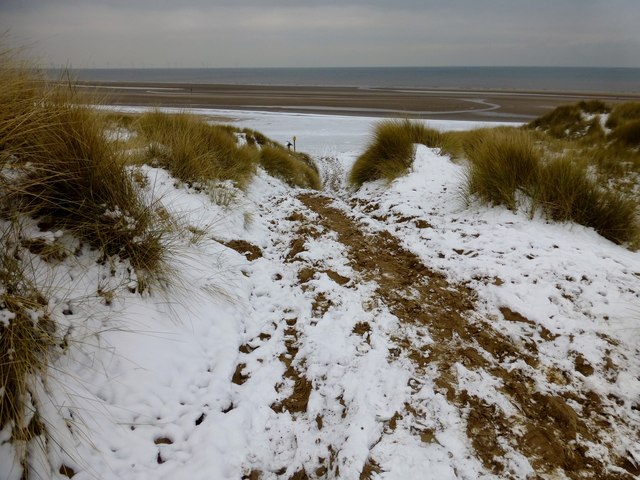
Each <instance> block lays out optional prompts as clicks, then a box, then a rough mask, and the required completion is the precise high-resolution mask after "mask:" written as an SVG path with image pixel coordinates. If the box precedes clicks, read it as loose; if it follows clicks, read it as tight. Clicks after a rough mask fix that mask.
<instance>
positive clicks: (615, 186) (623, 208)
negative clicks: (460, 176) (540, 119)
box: [455, 103, 640, 246]
mask: <svg viewBox="0 0 640 480" xmlns="http://www.w3.org/2000/svg"><path fill="white" fill-rule="evenodd" d="M579 105H580V104H579ZM570 107H571V108H569V109H567V111H575V109H574V106H570ZM580 108H581V111H585V108H586V109H591V110H594V111H601V110H602V106H601V105H599V104H597V103H594V104H593V105H587V106H586V107H585V106H584V105H583V106H581V107H580ZM559 111H560V113H562V112H563V111H565V110H564V109H559ZM627 124H633V122H628V123H627ZM455 137H456V141H457V145H458V154H460V155H462V156H464V157H465V158H467V159H468V162H469V163H468V166H467V170H466V185H465V193H466V195H467V197H468V198H471V197H472V196H476V197H477V198H479V199H480V200H481V201H483V202H486V203H490V204H494V205H504V206H506V207H507V208H509V209H511V210H516V209H517V208H518V206H519V203H520V202H519V199H522V200H523V201H524V203H525V204H526V205H528V207H529V208H531V210H532V211H535V210H538V211H541V212H542V213H543V215H544V216H545V217H546V218H548V219H550V220H553V221H572V222H576V223H579V224H582V225H585V226H588V227H592V228H593V229H594V230H596V231H597V232H598V233H600V234H601V235H602V236H603V237H605V238H607V239H609V240H611V241H613V242H615V243H618V244H625V243H626V244H630V245H632V246H634V245H635V244H636V243H637V241H638V235H639V233H640V232H639V228H638V217H637V210H638V202H637V201H636V200H634V196H633V194H632V195H629V194H628V193H629V192H633V188H637V187H633V185H631V186H630V187H628V190H629V191H628V192H626V193H625V190H624V189H623V188H622V187H621V182H613V181H612V180H611V175H618V176H620V177H621V178H626V176H625V175H626V174H627V173H628V172H629V171H630V170H631V169H633V168H634V165H635V163H634V161H635V159H636V158H637V154H635V153H634V152H632V151H630V150H629V149H628V148H624V147H622V146H620V145H619V143H620V142H618V143H617V144H616V145H617V146H616V145H610V144H608V143H607V142H606V141H605V140H604V136H598V137H592V138H591V141H590V142H588V143H587V142H585V139H584V137H582V138H578V139H571V138H565V139H558V138H555V137H554V136H553V134H552V133H551V134H550V132H544V131H534V130H531V129H530V126H529V127H528V128H524V129H516V128H504V127H501V128H495V129H479V130H475V131H469V132H455ZM600 179H602V180H605V181H603V182H599V180H600ZM632 183H633V182H632Z"/></svg>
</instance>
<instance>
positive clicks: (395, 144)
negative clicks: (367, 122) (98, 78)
mask: <svg viewBox="0 0 640 480" xmlns="http://www.w3.org/2000/svg"><path fill="white" fill-rule="evenodd" d="M443 138H444V137H443V135H442V134H441V133H440V132H438V131H436V130H433V129H430V128H428V127H426V126H424V125H423V124H421V123H417V122H411V121H409V120H385V121H382V122H380V123H379V124H378V125H377V126H376V129H375V131H374V133H373V138H372V139H371V142H370V143H369V145H368V147H367V149H366V150H365V151H364V153H362V155H360V156H359V157H358V158H357V159H356V161H355V163H354V164H353V167H352V169H351V171H350V173H349V183H351V184H352V185H354V186H356V187H360V186H361V185H362V184H363V183H365V182H370V181H373V180H378V179H387V180H393V179H394V178H397V177H399V176H402V175H404V174H405V173H406V172H407V171H408V170H409V168H410V167H411V165H412V164H413V159H414V158H413V157H414V144H416V143H420V144H423V145H426V146H428V147H441V146H442V143H443Z"/></svg>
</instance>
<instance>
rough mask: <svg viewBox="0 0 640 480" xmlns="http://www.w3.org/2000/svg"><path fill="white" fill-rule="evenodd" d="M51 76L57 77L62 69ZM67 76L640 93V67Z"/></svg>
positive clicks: (99, 71) (96, 71)
mask: <svg viewBox="0 0 640 480" xmlns="http://www.w3.org/2000/svg"><path fill="white" fill-rule="evenodd" d="M49 73H50V75H51V76H53V77H55V76H58V75H60V70H49ZM69 73H70V74H71V77H72V78H74V79H76V80H78V81H87V82H141V83H192V84H229V85H283V86H335V87H361V88H367V87H369V88H376V87H386V88H426V89H462V90H470V89H482V90H494V89H495V90H512V91H518V90H523V91H541V92H544V91H563V92H583V93H586V92H597V93H635V94H637V93H640V68H591V67H359V68H352V67H341V68H324V67H323V68H320V67H319V68H87V69H70V70H69Z"/></svg>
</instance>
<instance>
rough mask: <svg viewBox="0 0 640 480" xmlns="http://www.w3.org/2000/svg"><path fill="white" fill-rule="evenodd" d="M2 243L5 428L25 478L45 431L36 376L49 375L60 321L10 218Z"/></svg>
mask: <svg viewBox="0 0 640 480" xmlns="http://www.w3.org/2000/svg"><path fill="white" fill-rule="evenodd" d="M3 227H5V229H4V231H3V233H2V235H0V242H2V243H1V245H2V247H1V249H0V430H2V429H5V428H8V429H9V432H10V434H11V441H12V442H14V443H15V444H17V445H18V446H19V447H20V448H19V449H18V452H19V455H20V459H19V460H20V463H21V464H22V467H23V477H24V478H28V472H29V457H28V452H29V449H27V448H22V447H24V445H26V444H27V443H29V442H30V441H31V440H33V439H34V438H36V437H38V436H40V435H41V434H42V433H43V432H44V425H43V423H42V422H41V421H40V418H39V415H38V411H37V397H36V392H35V391H32V389H31V385H32V378H33V377H34V375H44V374H45V373H46V370H47V365H48V363H49V352H50V349H51V347H52V346H53V345H54V343H55V330H56V327H55V324H54V323H53V321H52V320H51V319H50V317H49V315H48V312H47V300H46V298H45V297H44V296H43V295H42V293H40V291H39V290H38V287H37V286H36V284H35V282H34V281H33V280H31V279H30V276H29V275H28V274H27V270H28V269H27V268H25V264H24V262H25V257H27V256H28V253H27V252H25V251H24V250H23V249H21V247H20V234H19V229H18V227H17V226H16V224H15V223H13V224H10V223H7V224H6V225H3Z"/></svg>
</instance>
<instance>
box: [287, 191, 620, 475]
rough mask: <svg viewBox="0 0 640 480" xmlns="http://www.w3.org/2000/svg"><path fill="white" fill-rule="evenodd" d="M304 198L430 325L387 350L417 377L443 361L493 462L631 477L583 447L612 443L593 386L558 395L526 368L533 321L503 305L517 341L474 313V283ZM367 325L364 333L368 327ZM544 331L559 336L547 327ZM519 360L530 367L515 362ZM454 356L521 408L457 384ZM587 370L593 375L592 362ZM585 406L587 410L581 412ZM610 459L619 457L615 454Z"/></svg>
mask: <svg viewBox="0 0 640 480" xmlns="http://www.w3.org/2000/svg"><path fill="white" fill-rule="evenodd" d="M298 198H299V199H300V200H301V201H302V203H303V204H304V205H305V206H306V207H307V208H309V209H310V210H312V211H314V212H316V213H317V214H319V217H320V219H321V221H320V223H321V224H322V226H323V227H325V228H326V229H328V230H332V231H335V232H336V233H337V234H338V239H339V241H340V242H342V243H343V244H344V245H345V246H347V248H348V250H349V258H350V263H351V267H352V268H353V269H354V270H355V271H356V272H358V273H359V275H360V276H362V278H364V279H365V280H371V281H375V282H377V284H378V285H379V287H378V289H377V291H376V295H377V296H378V297H379V298H380V299H381V300H382V301H384V302H385V303H386V304H387V306H388V307H389V309H390V310H391V312H392V313H393V314H394V315H396V316H397V317H398V319H399V320H400V322H401V323H402V324H404V325H406V326H407V328H408V329H409V328H411V329H414V330H415V329H421V328H424V329H426V331H427V332H428V335H429V336H430V337H431V338H432V339H433V342H432V343H430V344H428V345H427V346H426V347H421V348H419V347H417V346H416V342H415V338H414V336H413V335H410V334H409V333H407V334H403V333H399V335H397V337H395V338H394V341H395V343H396V345H397V348H394V349H392V350H391V351H390V352H389V355H390V358H393V357H395V356H398V355H404V356H406V357H407V358H409V359H411V360H412V361H413V363H414V365H415V370H416V374H417V375H418V376H420V375H422V374H426V367H427V366H431V365H436V366H437V369H438V372H439V376H438V378H437V379H436V382H435V383H436V385H437V386H438V388H439V389H440V391H441V392H442V393H443V394H445V395H446V398H447V399H448V400H449V401H450V402H452V403H454V404H455V405H457V406H458V407H459V408H460V409H461V411H463V412H468V413H467V415H466V420H467V434H468V436H469V438H470V440H471V443H472V445H473V447H474V449H475V451H476V454H477V456H478V458H479V459H480V460H481V461H482V462H483V464H484V465H485V467H486V468H487V469H489V470H490V471H492V472H494V473H495V474H498V475H501V476H506V477H509V478H515V476H516V473H515V472H511V471H508V469H507V467H508V464H507V463H506V461H504V456H505V453H506V452H507V448H511V449H515V450H517V451H519V452H520V453H521V454H523V455H524V456H526V457H527V458H528V459H529V461H530V463H531V465H533V467H534V468H535V470H536V472H538V473H539V474H545V475H555V474H557V471H558V470H560V471H562V473H563V474H564V475H566V476H567V477H568V478H571V479H578V478H631V476H630V475H624V474H613V473H611V471H610V470H608V469H607V466H606V465H603V464H601V463H600V462H599V461H597V460H595V459H593V458H590V457H589V456H588V455H587V451H588V447H587V442H593V443H597V444H601V445H602V446H604V447H605V448H611V447H610V445H607V443H606V435H605V434H606V427H605V426H606V425H607V423H606V418H607V411H606V409H605V408H603V407H602V404H603V402H602V399H600V398H599V397H598V395H597V394H595V393H594V392H590V391H588V390H587V389H585V392H583V391H581V390H580V389H572V388H570V387H571V385H570V382H566V383H565V384H560V385H561V386H564V387H566V388H565V389H564V390H562V392H563V393H562V394H558V395H549V394H543V393H540V392H539V391H537V389H536V386H535V382H534V380H533V379H532V378H531V377H530V374H528V373H527V372H528V369H529V368H531V369H539V368H541V367H540V361H539V360H538V352H537V347H536V342H542V341H545V338H543V337H542V334H541V333H540V332H539V331H538V330H536V328H535V325H533V322H531V321H530V320H528V319H526V318H525V317H523V316H522V315H520V314H518V313H517V312H513V311H512V310H509V309H507V308H503V309H501V313H502V315H503V316H504V317H505V318H506V319H507V320H510V321H514V322H520V323H522V324H523V325H524V327H525V328H526V329H528V331H529V333H528V334H527V335H526V337H523V338H521V339H520V341H518V342H517V343H514V342H513V341H512V340H510V339H509V338H508V337H506V336H505V335H504V334H502V333H501V332H499V331H498V330H496V329H495V328H493V326H492V324H491V323H489V321H488V320H482V319H477V318H474V315H473V309H474V300H475V298H474V292H473V291H472V290H470V289H469V288H467V287H465V286H462V285H455V284H451V283H450V282H448V281H447V279H446V278H445V277H444V276H443V275H442V274H440V273H438V272H435V271H433V270H431V269H429V268H428V267H427V266H425V265H424V264H423V263H422V262H421V261H420V259H419V258H418V257H416V256H415V255H414V254H413V253H411V252H409V251H407V250H405V249H404V248H403V247H402V246H401V245H400V242H399V241H398V239H397V238H395V237H393V236H392V235H391V234H389V233H388V232H380V233H376V234H366V233H364V232H363V231H362V229H361V228H360V227H359V226H358V225H357V224H356V223H355V222H354V221H353V220H351V219H350V218H349V217H348V216H347V215H346V214H345V213H343V212H342V211H341V210H338V209H337V208H334V207H332V206H331V199H330V198H328V197H325V196H321V195H314V194H302V195H300V196H299V197H298ZM294 246H295V245H294ZM362 330H363V333H364V327H363V328H362ZM358 333H359V332H358ZM547 334H548V336H549V337H551V338H553V336H552V335H551V334H550V332H548V331H547ZM518 360H523V361H524V363H525V364H526V366H525V367H523V366H518V364H516V363H515V362H516V361H518ZM577 362H579V360H577ZM456 363H462V364H463V365H464V366H465V367H466V368H467V369H469V370H474V371H480V370H484V371H485V372H487V373H488V374H490V375H492V376H494V377H497V378H498V379H499V380H500V381H501V383H502V385H503V387H502V388H501V393H502V394H503V395H505V397H506V398H508V399H509V401H510V403H511V404H512V405H513V407H514V409H513V410H514V411H515V412H517V413H516V414H512V415H510V416H507V414H506V413H505V412H503V411H502V410H501V409H500V408H499V407H497V406H496V405H491V404H488V403H486V401H485V400H483V399H481V398H478V397H475V396H473V395H471V394H469V392H467V391H465V390H461V389H460V388H459V385H458V381H457V374H456V369H455V364H456ZM581 368H582V369H583V370H585V373H587V371H588V368H586V366H582V367H581ZM567 375H569V374H567ZM561 376H562V375H561ZM569 377H570V375H569ZM563 396H564V397H565V398H563ZM307 398H308V397H307ZM567 400H571V401H572V402H575V403H578V404H579V405H580V407H582V409H583V415H582V416H579V415H578V414H577V413H576V411H575V410H574V409H573V408H572V407H571V406H570V405H569V403H568V402H567ZM586 412H588V415H584V413H586ZM405 415H411V416H413V417H416V419H417V420H419V418H418V417H419V416H420V415H423V414H422V412H421V410H420V405H419V402H416V404H415V405H413V406H410V405H409V404H407V408H406V411H405V412H402V414H401V416H400V417H399V418H402V417H404V416H405ZM394 419H395V421H397V419H396V417H394ZM392 420H393V419H392ZM389 423H390V424H391V423H392V422H389ZM412 423H413V424H420V423H422V422H412ZM394 424H395V422H394ZM394 426H395V425H394ZM416 433H417V434H419V435H420V437H422V436H423V434H424V437H425V438H426V439H427V440H430V439H433V438H434V432H433V431H426V430H425V431H424V432H423V431H421V430H420V429H416ZM611 457H612V458H616V456H615V455H614V454H613V452H611ZM620 466H622V465H621V464H620ZM561 476H562V474H561Z"/></svg>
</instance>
